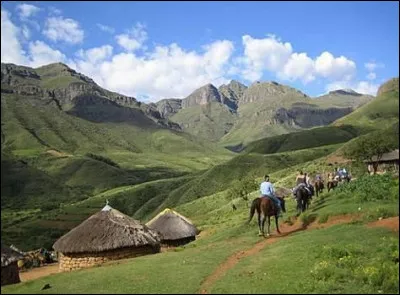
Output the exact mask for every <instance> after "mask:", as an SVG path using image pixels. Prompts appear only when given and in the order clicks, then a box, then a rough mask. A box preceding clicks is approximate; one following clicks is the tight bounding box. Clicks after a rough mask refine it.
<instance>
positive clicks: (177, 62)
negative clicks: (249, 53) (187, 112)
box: [71, 40, 234, 101]
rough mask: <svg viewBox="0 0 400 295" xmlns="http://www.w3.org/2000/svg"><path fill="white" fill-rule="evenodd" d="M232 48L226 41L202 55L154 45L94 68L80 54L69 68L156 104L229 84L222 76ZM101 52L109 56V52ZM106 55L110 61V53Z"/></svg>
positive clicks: (218, 43)
mask: <svg viewBox="0 0 400 295" xmlns="http://www.w3.org/2000/svg"><path fill="white" fill-rule="evenodd" d="M233 49H234V47H233V44H232V42H230V41H227V40H221V41H216V42H214V43H212V44H209V45H206V46H204V47H203V50H204V52H203V53H198V52H195V51H185V50H184V49H182V48H180V47H179V46H178V45H177V44H171V45H169V46H157V47H156V48H155V49H154V51H152V52H149V53H148V54H147V55H146V56H137V55H136V54H134V53H132V52H123V53H119V54H117V55H114V56H113V57H112V58H111V59H110V60H106V61H102V62H98V61H97V65H96V66H94V67H91V65H93V63H92V62H89V56H88V55H87V54H83V55H81V54H80V58H79V59H77V60H75V61H74V62H73V63H71V66H73V67H74V68H75V69H76V70H77V71H81V72H83V73H84V74H86V75H88V76H90V77H93V79H94V80H95V81H96V82H97V83H99V84H100V85H101V86H103V87H105V88H107V89H110V90H113V91H117V92H120V93H124V94H127V95H133V96H136V97H144V96H147V97H150V98H151V99H152V100H153V101H157V100H159V99H160V98H165V97H185V96H187V95H188V94H190V93H191V92H192V91H193V90H195V89H196V88H198V87H201V86H203V85H205V84H207V83H213V84H214V85H216V86H219V85H221V84H223V83H227V82H229V80H228V79H226V78H224V74H225V73H226V70H227V67H228V66H229V60H230V57H231V55H232V53H233ZM103 50H104V51H105V52H107V53H110V51H109V49H103ZM102 56H104V55H102ZM106 56H107V58H109V57H110V54H106Z"/></svg>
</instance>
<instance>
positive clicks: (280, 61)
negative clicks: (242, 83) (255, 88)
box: [237, 35, 292, 81]
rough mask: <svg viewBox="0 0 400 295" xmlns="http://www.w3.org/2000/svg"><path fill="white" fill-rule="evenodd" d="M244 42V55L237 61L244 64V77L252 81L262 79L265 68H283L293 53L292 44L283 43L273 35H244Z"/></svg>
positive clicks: (271, 69) (275, 70) (274, 69)
mask: <svg viewBox="0 0 400 295" xmlns="http://www.w3.org/2000/svg"><path fill="white" fill-rule="evenodd" d="M242 42H243V46H244V56H243V57H242V58H239V59H238V60H237V61H238V63H239V64H242V65H243V66H244V69H243V72H242V75H243V77H244V78H245V79H247V80H250V81H254V80H258V79H260V78H261V77H262V74H263V71H265V70H267V71H271V72H277V71H279V70H281V69H282V68H283V66H284V65H285V63H286V62H287V61H288V59H289V58H290V55H291V54H292V46H291V44H290V43H287V42H286V43H282V42H280V41H279V40H278V39H277V38H276V37H275V36H273V35H270V36H268V37H267V38H264V39H255V38H252V37H251V36H249V35H244V36H243V37H242Z"/></svg>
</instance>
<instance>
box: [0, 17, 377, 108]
mask: <svg viewBox="0 0 400 295" xmlns="http://www.w3.org/2000/svg"><path fill="white" fill-rule="evenodd" d="M27 24H28V23H27V22H24V23H23V24H21V27H18V26H16V25H14V24H13V23H12V21H11V19H10V13H9V12H7V11H6V10H3V9H2V11H1V27H2V30H1V41H2V48H1V59H2V62H12V63H16V64H21V65H27V66H33V67H38V66H41V65H45V64H48V63H52V62H64V63H67V64H68V65H69V66H70V67H72V68H74V69H75V70H77V71H78V72H81V73H83V74H85V75H87V76H89V77H91V78H93V79H94V80H95V81H96V82H97V83H98V84H99V85H101V86H102V87H104V88H107V89H110V90H113V91H116V92H119V93H123V94H126V95H131V96H136V97H146V98H149V99H150V100H152V101H157V100H159V99H160V98H168V97H178V98H182V97H185V96H187V95H188V94H190V93H191V92H192V91H193V90H195V89H196V88H198V87H201V86H203V85H205V84H207V83H212V84H214V85H215V86H217V87H218V86H219V85H221V84H225V83H228V82H229V80H230V78H231V77H235V78H237V77H239V78H245V79H247V80H250V81H251V82H253V81H255V80H260V79H261V78H262V77H263V75H264V74H265V72H270V73H272V74H275V75H276V76H277V77H278V78H279V79H282V80H288V81H302V82H303V83H304V84H306V83H310V82H312V81H315V80H317V79H318V80H317V81H318V82H319V83H321V80H319V79H320V78H324V79H327V80H328V81H329V82H330V84H328V85H327V86H326V90H327V91H332V90H337V89H343V88H352V89H354V90H355V91H357V92H360V93H367V94H373V95H376V92H377V89H378V86H379V85H377V84H375V83H373V82H372V80H375V79H376V74H375V73H374V72H372V70H376V69H377V68H378V67H380V66H382V65H380V64H378V63H373V64H374V65H372V62H371V63H368V65H367V64H365V65H364V66H365V67H366V68H367V69H370V70H371V71H369V73H368V76H367V79H365V80H366V81H356V80H355V74H356V70H357V68H356V64H355V62H354V61H352V60H350V59H348V58H346V57H344V56H334V55H333V54H331V53H330V52H327V51H325V52H322V53H321V54H320V55H319V56H316V57H310V56H309V55H308V54H307V53H306V52H302V53H299V52H295V51H294V49H293V48H292V45H291V44H290V43H288V42H283V41H281V40H280V39H278V38H277V37H275V36H274V35H268V36H267V37H265V38H262V39H257V38H254V37H251V36H250V35H245V36H243V37H242V44H243V51H239V52H238V53H237V54H236V56H233V53H234V51H235V46H234V44H233V43H232V42H231V41H229V40H217V41H215V42H212V43H210V44H206V45H204V46H202V47H201V48H200V49H198V50H186V49H184V48H182V47H180V46H179V45H178V44H176V43H172V44H169V45H158V46H156V47H155V48H154V49H152V50H149V49H147V48H146V47H145V42H146V41H147V38H148V36H147V32H146V31H145V27H144V25H142V24H140V23H138V24H137V25H136V26H135V27H133V28H132V29H130V30H128V31H126V32H125V33H123V34H120V35H117V36H116V39H115V41H116V44H117V45H115V46H118V47H119V46H121V47H122V48H123V49H124V51H123V52H117V53H115V48H114V47H113V44H105V45H102V46H98V47H94V48H89V49H83V48H82V49H80V50H78V51H77V52H76V54H75V56H68V57H67V56H66V55H65V54H64V53H63V52H61V51H60V50H57V48H54V47H51V46H49V45H48V44H46V43H45V42H43V41H39V40H36V41H34V42H33V41H31V42H29V38H31V33H30V31H29V29H28V27H27V26H26V25H27ZM97 26H98V27H99V28H100V29H105V30H106V31H107V30H109V29H110V27H108V26H105V25H101V24H97ZM101 26H104V27H101ZM111 29H112V28H111ZM109 32H110V33H111V30H109ZM44 33H45V35H46V36H47V37H49V38H50V39H51V40H53V41H59V40H63V41H65V42H68V43H72V44H74V43H78V42H81V41H82V39H83V37H84V33H83V31H82V30H81V29H80V27H79V24H78V22H76V21H75V20H72V19H65V18H63V17H61V16H58V17H50V18H48V19H47V22H46V27H45V30H44ZM23 41H24V42H23ZM26 41H28V42H26ZM21 42H23V43H22V44H23V45H24V46H22V45H21ZM25 46H26V48H24V47H25ZM23 49H25V50H26V51H24V50H23ZM139 49H141V51H138V50H139Z"/></svg>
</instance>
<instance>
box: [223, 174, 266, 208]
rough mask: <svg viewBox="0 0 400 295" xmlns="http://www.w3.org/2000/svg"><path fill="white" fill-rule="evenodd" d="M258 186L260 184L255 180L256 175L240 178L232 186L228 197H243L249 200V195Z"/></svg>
mask: <svg viewBox="0 0 400 295" xmlns="http://www.w3.org/2000/svg"><path fill="white" fill-rule="evenodd" d="M257 188H258V184H257V182H256V181H255V177H254V176H252V175H250V176H246V177H243V178H241V179H239V180H238V181H236V182H234V183H233V185H232V187H231V188H230V189H229V191H228V195H227V197H228V198H229V199H234V198H237V197H240V198H242V199H243V200H244V201H246V204H247V201H248V200H249V198H248V195H249V194H250V193H251V192H253V191H255V190H256V189H257Z"/></svg>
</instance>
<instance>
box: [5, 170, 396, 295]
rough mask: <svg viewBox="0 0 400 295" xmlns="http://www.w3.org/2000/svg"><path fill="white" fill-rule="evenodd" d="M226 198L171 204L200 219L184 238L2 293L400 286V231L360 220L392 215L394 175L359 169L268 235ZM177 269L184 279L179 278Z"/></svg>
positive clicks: (313, 290)
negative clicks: (196, 231) (196, 233)
mask: <svg viewBox="0 0 400 295" xmlns="http://www.w3.org/2000/svg"><path fill="white" fill-rule="evenodd" d="M371 189H373V192H374V197H373V198H372V197H370V195H371V194H370V192H371ZM252 197H255V195H253V196H252ZM233 202H236V205H237V208H238V209H237V210H236V211H232V208H231V203H230V202H227V201H226V199H225V197H224V195H223V194H221V193H220V194H214V195H212V196H208V197H206V198H202V199H198V200H195V201H192V202H190V203H186V204H184V205H181V206H178V207H177V208H176V210H178V212H180V213H182V214H185V215H186V216H190V218H191V219H192V220H193V221H194V222H195V224H197V225H198V226H199V227H200V228H201V229H202V233H201V234H200V237H199V238H198V239H197V240H196V241H195V242H192V243H190V244H188V245H186V246H183V247H178V248H176V249H172V250H170V251H167V252H164V253H159V254H156V255H149V256H143V257H138V258H133V259H126V260H123V261H119V262H118V263H110V264H109V265H105V266H102V267H96V268H91V269H85V270H79V271H73V272H70V273H58V274H54V275H51V276H48V277H44V278H40V279H37V280H33V281H30V282H25V283H20V284H16V285H11V286H6V287H2V290H1V291H2V293H4V294H9V293H39V294H47V293H52V294H54V293H56V294H57V293H65V292H71V293H89V292H91V293H95V294H96V293H103V292H108V293H132V292H135V293H155V292H157V293H178V294H180V293H201V292H204V291H207V293H232V292H233V293H239V292H240V293H250V292H251V293H262V292H273V293H323V294H325V293H329V294H330V293H332V290H335V292H336V293H356V292H362V293H375V292H376V290H381V292H382V293H396V292H397V291H398V279H399V276H398V274H399V264H398V251H399V244H398V241H399V240H398V235H397V234H396V233H395V232H392V231H391V230H389V229H387V228H379V227H378V228H375V227H371V226H367V225H369V224H370V222H371V221H376V220H377V219H378V218H379V217H383V218H388V217H391V216H397V215H398V205H399V203H398V179H397V178H392V177H390V176H389V175H386V176H379V175H378V176H374V177H368V176H367V177H360V178H359V179H357V180H356V181H354V182H352V183H350V184H349V185H344V186H343V187H341V188H340V189H338V190H335V191H333V192H331V193H329V194H325V195H324V196H323V197H322V198H320V199H318V200H315V201H314V202H313V204H312V206H311V208H310V213H308V214H304V215H302V216H301V217H300V218H299V219H298V220H297V221H296V222H295V223H294V224H293V225H292V226H290V225H289V224H283V222H282V221H281V222H282V223H281V225H280V227H281V229H282V231H283V233H284V235H282V236H276V235H275V234H274V235H273V236H272V237H271V238H268V239H264V238H262V237H258V236H257V225H256V221H255V220H253V221H252V222H251V223H250V224H249V225H247V224H246V223H245V221H246V220H247V218H248V210H249V209H248V208H247V207H246V206H245V204H244V203H243V201H240V200H233ZM294 206H295V204H294V201H293V200H291V199H288V200H287V208H288V212H287V213H286V214H285V215H287V217H286V218H287V220H289V217H290V216H292V215H293V214H294V212H295V208H294ZM343 214H346V215H343ZM312 220H315V221H314V222H312ZM335 220H336V222H335ZM338 220H339V221H340V220H342V223H341V224H339V222H338ZM310 223H311V224H310ZM302 224H303V225H304V226H303V227H302ZM318 227H320V228H319V229H316V228H318ZM273 228H274V227H273ZM366 240H368V243H365V241H366ZM299 251H300V253H302V255H299ZM229 261H235V262H234V263H230V262H229ZM293 265H296V267H293ZM282 273H285V274H287V275H288V276H289V277H290V282H291V283H290V284H282ZM182 276H184V277H185V280H184V281H182V280H180V279H179V278H181V277H182ZM338 280H340V282H341V283H340V284H337V282H338ZM71 281H73V282H74V284H72V285H71V283H70V282H71ZM249 282H251V283H249ZM45 284H50V285H51V289H48V290H41V288H42V286H43V285H45Z"/></svg>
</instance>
